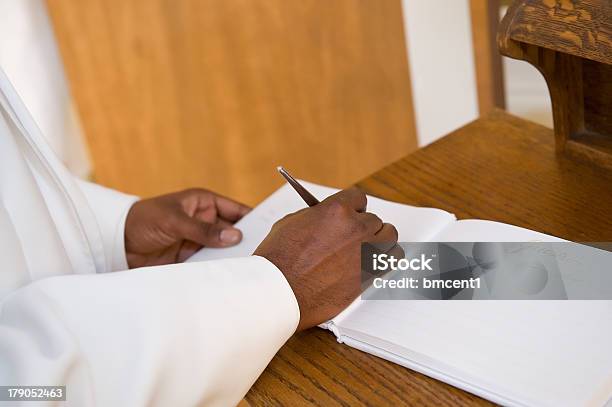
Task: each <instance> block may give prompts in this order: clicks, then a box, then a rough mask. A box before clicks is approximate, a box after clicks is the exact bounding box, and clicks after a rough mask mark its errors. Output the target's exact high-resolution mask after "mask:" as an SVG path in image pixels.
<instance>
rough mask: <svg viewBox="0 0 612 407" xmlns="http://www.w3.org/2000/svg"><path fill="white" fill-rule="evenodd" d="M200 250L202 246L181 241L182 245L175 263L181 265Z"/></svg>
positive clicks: (188, 241)
mask: <svg viewBox="0 0 612 407" xmlns="http://www.w3.org/2000/svg"><path fill="white" fill-rule="evenodd" d="M201 248H202V245H200V244H198V243H195V242H192V241H191V240H183V243H182V244H181V246H180V249H179V251H178V254H177V256H176V257H177V258H176V261H177V262H178V263H183V262H184V261H185V260H187V259H188V258H190V257H191V256H193V255H194V254H195V253H196V252H197V251H198V250H200V249H201Z"/></svg>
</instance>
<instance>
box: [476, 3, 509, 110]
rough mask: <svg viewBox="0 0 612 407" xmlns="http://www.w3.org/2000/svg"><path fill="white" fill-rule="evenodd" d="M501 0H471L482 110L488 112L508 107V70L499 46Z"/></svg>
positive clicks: (477, 82) (479, 100)
mask: <svg viewBox="0 0 612 407" xmlns="http://www.w3.org/2000/svg"><path fill="white" fill-rule="evenodd" d="M499 3H500V2H499V0H470V20H471V25H472V43H473V48H474V67H475V70H476V89H477V93H478V111H479V112H480V114H481V115H485V114H487V113H488V112H490V111H491V110H492V109H494V108H496V107H497V108H501V109H503V108H504V107H505V106H506V98H505V92H504V72H503V67H502V60H501V54H500V53H499V49H498V48H497V41H496V37H497V29H498V25H499V7H500V4H499Z"/></svg>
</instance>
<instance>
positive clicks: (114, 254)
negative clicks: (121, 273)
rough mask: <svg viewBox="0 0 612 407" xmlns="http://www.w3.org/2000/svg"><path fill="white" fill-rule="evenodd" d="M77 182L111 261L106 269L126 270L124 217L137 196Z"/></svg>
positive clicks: (105, 253)
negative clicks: (94, 218)
mask: <svg viewBox="0 0 612 407" xmlns="http://www.w3.org/2000/svg"><path fill="white" fill-rule="evenodd" d="M77 184H78V185H79V187H80V188H81V191H82V192H83V195H85V198H86V199H87V203H89V206H90V207H91V209H92V210H93V212H94V215H95V217H96V220H97V222H98V227H99V228H100V232H101V233H102V242H103V244H104V255H105V256H106V258H107V259H109V260H110V266H111V269H110V270H109V271H118V270H127V269H128V264H127V259H126V257H125V219H126V217H127V214H128V212H129V210H130V208H131V207H132V205H133V204H134V202H136V201H137V200H138V197H136V196H134V195H128V194H124V193H122V192H119V191H115V190H113V189H110V188H105V187H103V186H100V185H97V184H93V183H91V182H86V181H83V180H80V179H77Z"/></svg>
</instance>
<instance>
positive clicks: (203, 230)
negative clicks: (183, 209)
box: [177, 215, 242, 247]
mask: <svg viewBox="0 0 612 407" xmlns="http://www.w3.org/2000/svg"><path fill="white" fill-rule="evenodd" d="M177 233H178V234H179V236H177V237H179V238H183V239H188V240H191V241H192V242H195V243H198V244H200V245H202V246H207V247H227V246H233V245H235V244H237V243H239V242H240V241H241V240H242V232H241V231H240V230H238V229H236V228H234V227H231V226H230V227H228V226H226V225H223V224H220V223H207V222H202V221H200V220H198V219H195V218H191V217H189V216H187V215H185V216H183V217H181V218H180V221H179V222H178V224H177Z"/></svg>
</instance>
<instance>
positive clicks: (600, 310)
mask: <svg viewBox="0 0 612 407" xmlns="http://www.w3.org/2000/svg"><path fill="white" fill-rule="evenodd" d="M610 321H612V301H486V302H485V301H482V302H480V301H406V300H387V301H384V300H382V301H381V300H378V301H363V302H362V303H361V304H360V306H359V307H356V308H354V309H353V310H352V312H350V313H349V314H347V315H346V316H345V317H344V318H343V319H342V320H341V321H340V322H339V323H338V324H337V326H336V327H334V328H333V330H334V332H335V333H336V335H337V336H339V340H340V341H346V342H347V343H348V344H351V342H353V343H354V342H355V341H356V342H357V343H358V344H360V346H356V347H358V348H360V349H361V350H364V351H366V352H369V353H373V354H377V355H379V356H381V357H385V358H387V359H389V360H391V361H393V362H395V363H399V364H402V365H404V366H407V367H409V368H411V369H414V370H417V371H421V372H422V373H425V374H428V375H430V376H433V377H436V378H437V379H439V380H442V381H446V382H449V383H451V384H453V385H455V386H457V387H461V388H463V389H465V390H468V391H470V392H473V393H476V394H479V395H481V396H483V397H486V398H489V399H491V400H493V401H496V402H498V403H502V404H519V405H538V406H578V405H580V406H584V405H593V406H595V405H597V406H599V405H603V404H605V402H606V401H607V400H608V399H610V397H612V352H610V344H612V325H611V324H610Z"/></svg>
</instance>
